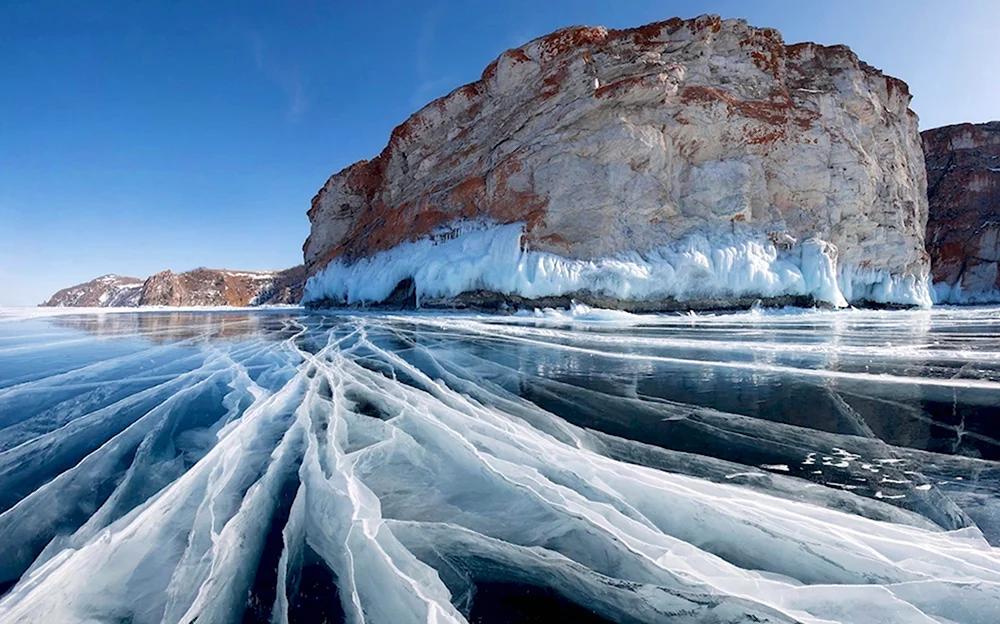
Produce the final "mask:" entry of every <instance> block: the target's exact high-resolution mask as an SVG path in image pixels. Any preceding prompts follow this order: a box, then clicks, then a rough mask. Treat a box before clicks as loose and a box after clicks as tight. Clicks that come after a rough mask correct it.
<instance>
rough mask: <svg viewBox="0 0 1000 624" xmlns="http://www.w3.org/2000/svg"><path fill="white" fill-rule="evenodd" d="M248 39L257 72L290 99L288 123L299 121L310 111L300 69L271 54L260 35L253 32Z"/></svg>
mask: <svg viewBox="0 0 1000 624" xmlns="http://www.w3.org/2000/svg"><path fill="white" fill-rule="evenodd" d="M248 37H249V41H250V48H251V50H252V52H253V59H254V64H255V65H256V67H257V70H258V71H260V72H261V73H262V74H263V75H264V76H266V77H267V78H268V79H269V80H270V81H271V82H273V83H274V84H275V85H276V86H277V87H278V88H279V89H281V91H282V92H283V93H284V94H285V96H286V98H287V99H288V105H287V106H286V109H285V118H286V119H287V120H288V121H298V120H299V119H300V118H301V117H302V116H303V115H304V114H305V113H306V111H307V110H308V109H309V98H308V96H307V93H306V87H305V81H304V80H303V77H302V74H301V72H300V71H299V68H298V67H297V66H294V65H290V64H287V63H285V62H283V61H281V60H280V59H279V58H277V57H276V56H275V55H274V54H273V53H271V51H270V50H269V48H268V46H267V44H266V42H265V41H264V38H263V37H262V36H261V35H260V33H258V32H256V31H252V30H251V31H249V32H248Z"/></svg>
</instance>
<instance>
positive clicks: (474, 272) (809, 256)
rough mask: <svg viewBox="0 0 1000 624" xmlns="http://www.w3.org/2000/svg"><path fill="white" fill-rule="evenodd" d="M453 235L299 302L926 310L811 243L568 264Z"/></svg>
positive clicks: (505, 232)
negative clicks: (764, 304)
mask: <svg viewBox="0 0 1000 624" xmlns="http://www.w3.org/2000/svg"><path fill="white" fill-rule="evenodd" d="M457 232H458V235H457V236H453V237H437V238H424V239H420V240H417V241H413V242H407V243H403V244H401V245H399V246H397V247H395V248H393V249H390V250H388V251H384V252H380V253H377V254H375V255H373V256H371V257H369V258H364V259H361V260H358V261H357V262H354V263H353V264H348V263H344V262H341V261H337V262H334V263H332V264H330V265H329V266H327V267H326V268H325V269H323V270H322V271H320V272H319V273H317V274H316V275H314V276H312V277H311V278H310V279H309V281H308V283H307V284H306V289H305V297H304V302H310V301H318V300H322V299H330V300H333V301H338V302H344V303H348V304H358V303H375V302H379V301H383V300H385V299H386V298H387V297H388V296H389V295H390V293H392V291H393V289H394V288H395V287H396V286H397V285H398V284H399V283H400V282H401V281H403V280H406V279H408V278H410V279H412V280H413V282H414V286H415V289H416V295H417V300H418V303H419V301H420V300H421V299H422V298H447V297H454V296H456V295H458V294H460V293H463V292H468V291H474V290H487V291H494V292H499V293H503V294H516V295H520V296H522V297H527V298H537V297H546V296H559V295H572V294H574V293H579V292H583V291H586V292H591V293H594V294H598V295H601V296H606V297H611V298H615V299H619V300H626V301H655V300H663V299H676V300H679V301H689V300H697V299H708V298H710V299H716V298H726V297H780V296H788V295H793V296H794V295H803V296H811V297H813V298H814V299H815V300H817V301H820V302H825V303H828V304H830V305H833V306H835V307H844V306H846V305H847V302H848V301H860V300H871V301H876V302H880V303H900V304H909V305H921V306H926V305H930V296H929V294H928V292H927V288H926V284H924V283H923V282H921V281H920V280H916V279H914V278H901V277H895V276H891V275H889V274H888V273H886V272H874V271H868V272H865V271H859V270H851V269H849V268H846V269H845V268H843V267H842V268H841V269H840V270H839V272H838V270H837V268H836V266H835V262H834V259H833V258H832V257H831V255H835V253H833V254H831V253H830V252H831V251H834V250H833V248H832V245H830V244H829V243H826V242H824V241H821V240H818V239H809V240H806V241H803V242H801V243H799V244H796V245H794V246H793V247H792V248H791V249H787V250H786V249H778V248H777V247H776V246H775V245H774V244H773V243H772V242H771V241H770V240H768V238H767V237H765V236H763V235H759V234H755V233H752V232H749V231H748V232H747V233H745V234H733V233H713V234H710V235H709V234H693V235H690V236H687V237H685V238H683V239H682V240H680V241H678V242H676V243H674V244H671V245H668V246H664V247H662V248H659V249H655V250H652V251H650V252H648V253H645V254H639V253H626V254H620V255H618V256H615V257H608V258H600V259H596V260H574V259H569V258H565V257H562V256H559V255H556V254H553V253H547V252H540V251H526V250H525V249H524V248H523V245H522V234H523V229H522V225H521V224H511V225H501V226H496V225H493V226H485V225H483V226H479V227H476V226H470V225H469V224H466V225H465V227H463V228H460V229H458V230H457ZM845 295H846V296H845Z"/></svg>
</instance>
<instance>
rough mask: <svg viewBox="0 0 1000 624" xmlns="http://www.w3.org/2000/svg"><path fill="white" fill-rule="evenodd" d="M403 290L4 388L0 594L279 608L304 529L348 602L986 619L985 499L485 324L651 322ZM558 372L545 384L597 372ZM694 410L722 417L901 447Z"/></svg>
mask: <svg viewBox="0 0 1000 624" xmlns="http://www.w3.org/2000/svg"><path fill="white" fill-rule="evenodd" d="M579 312H580V314H579V318H586V317H587V315H589V314H592V313H593V311H588V310H586V309H581V310H579ZM831 316H832V315H831ZM401 318H402V320H401V322H398V323H397V322H395V321H394V320H393V319H392V318H391V317H378V316H366V315H356V316H348V315H330V316H319V315H317V316H314V317H311V318H300V319H297V320H294V321H290V322H289V323H288V324H287V325H286V326H285V327H284V328H283V331H282V332H281V334H280V336H281V339H278V340H263V339H259V338H255V339H247V340H243V341H236V342H232V343H225V342H220V343H206V342H205V341H200V340H196V339H193V340H192V341H191V342H189V343H185V344H184V345H183V346H182V347H173V346H170V345H157V346H151V347H150V348H148V349H145V350H142V351H139V352H136V353H132V354H128V355H124V356H121V357H120V358H118V359H114V360H107V361H104V362H99V363H95V364H92V365H90V366H87V367H83V368H80V369H76V370H73V371H69V372H66V373H63V374H60V375H53V376H50V377H46V378H42V379H38V380H34V381H27V382H23V383H20V384H17V385H13V386H10V387H7V388H0V408H2V409H0V426H3V427H8V428H9V427H13V426H16V425H15V424H12V421H13V420H14V419H18V418H23V419H26V420H25V421H24V422H21V423H19V424H20V425H23V426H22V431H25V434H26V437H25V438H23V439H19V441H18V443H17V444H16V445H15V446H11V447H0V449H2V450H0V509H2V510H3V512H2V513H0V535H2V536H4V538H5V539H2V540H0V583H5V582H14V583H15V584H14V585H13V587H12V588H11V589H10V590H9V591H8V592H7V593H6V594H4V595H3V597H2V598H0V622H3V623H6V622H18V623H19V624H31V623H35V622H37V623H42V624H51V623H53V622H59V623H68V624H74V623H82V622H108V621H114V622H121V621H128V622H133V623H134V624H146V623H151V624H152V623H160V622H163V623H168V624H174V623H185V624H187V623H190V622H195V621H196V622H198V623H199V624H202V623H223V622H230V621H234V620H238V619H239V617H240V615H241V614H242V613H243V611H244V609H248V608H250V607H252V608H255V609H259V610H260V612H262V613H263V615H262V616H260V617H259V618H258V621H271V622H276V623H287V622H289V621H290V620H294V619H295V618H294V617H293V613H292V611H293V604H292V603H294V598H295V594H296V593H297V591H298V590H297V587H298V582H297V581H295V580H294V579H299V578H301V576H302V569H303V565H304V564H303V562H304V561H308V559H309V558H310V557H311V558H313V559H314V560H316V561H318V562H319V565H322V566H323V567H324V568H325V569H327V570H329V572H330V574H331V575H332V577H333V578H335V579H336V587H337V591H336V592H329V593H328V594H324V595H320V596H313V597H312V598H314V599H315V600H316V601H317V602H321V601H323V600H326V601H327V603H328V604H332V603H334V602H336V603H337V604H338V608H339V609H341V610H342V611H343V613H344V615H345V619H346V621H347V622H349V623H352V624H361V623H365V624H379V623H383V622H384V623H391V624H406V623H410V622H413V623H428V624H430V623H434V624H443V623H449V622H456V623H462V622H466V621H467V618H468V617H469V615H470V606H471V605H472V604H473V603H474V602H475V593H476V587H477V584H479V583H481V582H496V581H500V582H508V583H521V584H527V585H534V586H543V587H548V588H551V589H552V590H553V591H555V592H556V593H557V594H558V595H560V596H562V597H564V598H565V599H567V600H570V601H572V602H574V603H576V604H579V605H585V606H586V608H588V609H590V610H592V611H594V612H596V613H597V614H598V615H600V616H602V617H604V618H606V619H608V620H611V621H616V622H635V623H651V624H652V623H656V622H664V621H669V622H672V623H675V622H676V623H686V624H695V623H698V624H708V623H718V622H731V623H737V622H771V623H772V624H777V623H791V622H803V623H807V624H831V623H849V624H866V623H869V622H870V623H875V622H878V623H883V624H885V623H888V624H912V623H920V624H932V623H937V624H941V623H945V622H949V623H960V624H974V623H987V622H996V621H997V619H996V614H997V613H998V612H1000V553H998V550H997V549H995V548H993V547H991V546H990V545H989V544H988V543H987V541H986V540H985V539H984V537H983V535H982V534H981V533H980V532H979V530H978V529H976V528H975V527H974V526H965V527H964V528H955V527H953V530H943V529H942V528H941V527H940V526H936V525H935V524H934V522H932V521H930V520H929V519H928V518H926V517H923V516H921V515H918V514H917V513H915V512H913V511H910V510H907V509H903V508H899V507H895V506H893V505H890V504H887V503H886V502H884V501H878V500H872V499H866V498H862V497H860V496H857V495H855V494H852V493H850V492H840V491H836V490H833V489H830V488H824V487H819V486H816V485H815V484H812V483H809V482H806V481H804V480H802V479H798V478H793V477H790V476H787V475H784V474H767V473H763V472H761V471H758V470H756V469H754V468H753V467H751V466H740V465H736V464H732V463H730V462H727V461H723V460H718V459H715V458H712V457H708V456H693V455H690V454H688V453H681V452H677V451H671V450H668V449H663V448H658V447H652V446H649V445H645V444H642V443H639V442H634V441H631V440H627V439H624V438H618V437H615V436H611V435H608V434H602V433H598V432H596V431H594V430H591V429H585V428H581V427H578V426H575V425H573V424H570V423H569V422H567V421H566V420H564V419H562V418H560V417H558V416H556V415H555V414H554V413H552V412H551V411H547V410H546V409H544V408H543V407H541V406H540V405H538V404H536V403H535V402H532V401H530V400H528V399H527V398H525V397H524V396H522V394H520V392H521V391H522V389H523V388H524V387H527V386H528V385H531V384H534V385H535V386H536V387H537V388H538V389H539V391H541V390H544V385H542V384H546V383H553V384H554V383H556V382H555V381H553V380H549V381H546V380H543V379H539V378H537V377H531V376H530V375H529V374H527V373H525V372H524V371H525V370H527V371H530V370H531V369H532V366H530V365H524V364H521V363H519V362H524V360H519V359H518V358H513V359H512V360H511V365H510V367H508V365H505V364H502V363H499V362H495V361H491V360H486V359H484V357H483V352H484V351H489V350H490V349H483V348H480V347H483V346H485V345H486V344H493V343H485V342H481V340H484V339H488V340H490V341H495V340H498V339H506V340H507V342H506V343H504V346H505V349H501V350H502V351H512V350H516V349H523V348H524V345H526V344H528V343H538V344H542V343H543V341H545V340H548V341H550V342H548V343H547V344H548V347H549V348H547V349H542V350H540V352H538V353H536V355H538V356H540V357H546V356H548V357H551V359H552V361H553V362H554V363H558V362H561V363H563V364H564V365H565V364H566V363H567V362H571V361H572V359H573V357H572V356H573V355H574V353H576V352H579V351H582V350H583V349H584V345H589V347H587V348H588V349H589V356H590V357H621V358H622V359H621V365H620V366H618V367H616V370H620V371H625V370H626V367H627V365H628V362H629V361H630V360H628V359H625V356H629V357H635V356H636V354H635V353H634V350H635V348H637V347H636V346H635V345H628V346H627V348H625V349H622V350H620V351H618V352H615V351H602V348H601V343H600V342H599V341H596V340H592V337H591V336H589V333H590V332H579V333H577V334H572V335H571V336H570V335H567V334H568V333H562V334H556V333H555V330H553V329H552V328H551V327H550V326H549V325H546V324H544V323H542V325H543V326H542V327H535V326H534V323H535V320H536V319H534V318H533V317H527V316H525V317H512V318H510V319H508V320H506V321H504V322H503V323H488V322H484V321H482V320H477V319H476V318H475V317H471V316H470V317H464V318H460V319H455V318H444V317H440V316H434V315H424V316H422V315H410V316H407V317H401ZM748 318H749V317H748ZM748 318H743V319H741V323H740V324H746V323H744V322H743V321H747V320H748ZM781 318H782V317H776V319H775V322H774V323H769V325H774V324H780V323H781V322H782V321H781ZM596 320H597V321H598V322H600V321H601V320H602V319H601V318H597V319H596ZM626 320H627V319H626ZM684 321H685V319H684V318H682V317H665V318H664V319H663V322H676V323H682V322H684ZM699 322H700V321H699ZM706 322H707V323H709V324H711V323H713V322H714V321H711V320H706ZM787 322H788V323H790V324H792V323H794V322H795V319H794V318H793V317H789V318H788V319H787ZM300 323H302V324H300ZM309 323H312V325H309ZM910 325H911V323H906V322H903V323H900V326H901V327H909V326H910ZM417 328H423V330H424V331H423V332H419V331H417ZM437 328H440V329H441V330H442V331H436V329H437ZM463 336H464V337H465V338H466V339H469V340H471V342H470V345H474V348H468V349H463V348H461V347H460V346H457V345H456V341H457V340H459V339H460V338H461V337H463ZM570 337H572V338H573V340H575V341H576V342H577V344H573V345H565V344H562V343H563V342H565V341H566V339H567V338H570ZM594 338H600V336H596V337H594ZM605 338H608V337H607V336H605ZM664 339H665V340H671V339H673V338H672V336H671V335H670V333H667V334H666V335H665V336H664ZM637 340H645V339H644V338H637ZM604 346H605V348H606V347H608V345H604ZM730 346H731V345H730ZM748 346H753V345H752V343H751V344H749V345H748ZM570 347H572V349H571V348H570ZM174 349H176V352H175V351H174ZM172 353H173V358H171V357H168V356H170V355H171V354H172ZM955 356H956V357H959V356H961V357H968V358H970V361H972V360H974V358H977V357H978V356H977V355H976V354H965V355H963V354H961V353H959V354H955ZM924 357H927V356H926V354H924ZM501 361H503V360H501ZM138 364H141V365H142V366H141V367H140V366H138ZM541 364H544V362H539V365H541ZM642 365H643V366H646V365H648V362H644V363H643V364H642ZM519 366H524V370H522V369H520V368H518V367H519ZM758 368H759V366H758ZM566 387H567V386H566V385H563V386H554V387H553V394H554V395H558V396H562V397H566V398H568V399H569V400H580V399H582V398H584V397H583V395H580V394H577V395H573V394H570V393H567V392H566V391H565V388H566ZM622 401H628V402H629V404H630V405H632V406H633V407H632V411H633V412H634V413H636V414H639V413H642V411H643V410H645V411H647V412H649V413H651V414H653V415H654V417H653V418H652V419H651V420H652V422H654V423H659V422H661V421H666V420H668V419H672V420H675V419H677V418H687V417H688V416H689V415H690V414H691V413H692V409H693V408H692V406H690V405H671V404H670V403H669V402H666V401H648V400H644V399H643V398H641V397H640V395H638V394H633V395H632V396H629V397H616V396H613V395H603V396H602V410H603V411H604V412H606V413H608V414H611V415H613V414H618V413H624V412H623V411H622V410H621V409H619V408H620V407H621V405H622V403H621V402H622ZM608 406H611V407H608ZM28 407H30V408H32V409H33V410H35V411H29V410H27V409H26V408H28ZM39 410H41V411H39ZM702 412H704V413H701V414H700V416H699V417H700V418H706V419H709V420H708V421H706V424H707V425H708V426H710V427H711V428H713V429H715V430H718V431H722V430H725V429H726V428H727V427H729V428H731V429H729V431H731V432H732V433H733V434H734V436H733V437H734V438H735V437H741V438H747V437H750V435H751V434H752V435H756V436H760V439H764V437H767V436H770V438H771V439H773V440H774V441H775V442H776V443H778V444H780V445H782V446H786V447H788V446H798V445H799V444H800V443H801V440H802V439H808V440H810V441H815V440H822V444H824V445H825V446H826V447H829V448H832V447H836V448H838V449H841V452H840V454H839V456H842V457H851V458H856V457H861V456H862V452H863V451H864V449H862V448H860V445H869V446H871V447H873V448H874V447H877V448H878V451H879V452H883V451H885V450H887V449H886V448H885V446H886V445H884V444H881V443H880V441H877V440H871V439H864V438H859V437H857V436H849V435H838V434H831V433H826V432H822V431H816V430H805V429H800V428H796V427H792V426H791V425H787V424H783V423H772V422H767V421H759V420H758V419H752V418H749V417H741V416H739V415H736V414H726V413H721V412H716V413H713V414H709V413H707V412H706V411H704V410H703V411H702ZM681 414H683V415H681ZM57 416H61V417H63V419H69V422H63V421H62V420H59V419H58V418H56V417H57ZM733 427H743V428H742V429H736V428H733ZM748 427H755V428H756V429H748ZM27 429H30V430H31V435H28V434H27V431H26V430H27ZM5 431H6V430H5V429H0V441H5V440H6V439H7V435H8V434H7V433H6V432H5ZM883 456H884V455H883ZM947 459H948V458H945V457H943V456H938V460H940V461H945V460H947ZM887 461H888V460H887ZM892 461H896V462H898V461H902V460H900V459H893V460H892ZM954 461H964V462H978V463H977V464H976V465H977V466H984V467H985V466H987V465H988V464H989V462H985V461H982V460H972V459H971V458H954ZM887 470H888V469H887ZM741 475H743V476H741ZM746 475H749V476H746ZM730 477H733V478H732V479H730ZM741 478H743V479H752V481H751V482H749V483H742V482H740V481H739V480H740V479H741ZM934 493H935V492H934V491H933V490H931V491H929V492H924V491H921V492H920V494H919V495H920V496H930V495H932V494H934ZM927 500H928V501H930V503H932V504H933V507H934V509H935V510H936V511H941V510H942V509H944V508H945V507H946V505H945V503H946V502H947V501H946V499H943V498H928V499H927ZM262 577H267V578H270V579H271V580H270V583H271V585H270V587H271V588H272V590H273V591H271V592H270V593H262V592H256V591H255V590H254V588H255V587H256V583H257V581H259V580H260V579H261V578H262ZM248 596H249V597H250V598H252V599H250V600H248ZM265 596H266V598H265ZM264 600H266V601H265V602H261V601H264ZM248 603H249V605H250V607H248ZM258 615H259V613H258Z"/></svg>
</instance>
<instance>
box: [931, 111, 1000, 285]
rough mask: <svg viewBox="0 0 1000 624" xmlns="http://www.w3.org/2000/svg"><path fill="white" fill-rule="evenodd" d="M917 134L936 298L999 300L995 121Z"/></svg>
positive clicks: (999, 173)
mask: <svg viewBox="0 0 1000 624" xmlns="http://www.w3.org/2000/svg"><path fill="white" fill-rule="evenodd" d="M921 137H922V138H923V142H924V155H925V157H926V159H927V197H928V199H929V200H930V215H929V218H928V219H927V251H928V252H930V255H931V269H932V271H933V279H934V283H935V285H934V289H935V292H936V294H937V297H938V301H940V302H942V303H989V302H1000V121H992V122H989V123H984V124H969V123H964V124H957V125H954V126H945V127H943V128H935V129H933V130H926V131H924V132H922V133H921Z"/></svg>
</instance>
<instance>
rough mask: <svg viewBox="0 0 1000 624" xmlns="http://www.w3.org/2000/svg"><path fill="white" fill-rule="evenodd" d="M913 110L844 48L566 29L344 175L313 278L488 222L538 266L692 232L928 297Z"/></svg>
mask: <svg viewBox="0 0 1000 624" xmlns="http://www.w3.org/2000/svg"><path fill="white" fill-rule="evenodd" d="M909 101H910V94H909V92H908V89H907V86H906V84H904V83H903V82H902V81H900V80H897V79H895V78H892V77H889V76H886V75H884V74H883V73H882V72H880V71H879V70H877V69H875V68H873V67H871V66H869V65H866V64H865V63H863V62H862V61H860V60H859V59H858V58H857V56H855V54H854V53H853V52H851V50H849V49H848V48H846V47H844V46H832V47H826V46H821V45H817V44H813V43H800V44H794V45H786V44H785V43H784V41H783V40H782V38H781V35H780V34H779V33H778V32H777V31H775V30H772V29H768V28H754V27H752V26H749V25H747V24H746V23H745V22H744V21H741V20H721V19H720V18H718V17H714V16H702V17H699V18H696V19H692V20H686V21H685V20H681V19H672V20H668V21H665V22H660V23H654V24H649V25H647V26H643V27H640V28H634V29H629V30H609V29H605V28H600V27H596V28H594V27H572V28H566V29H563V30H560V31H557V32H555V33H553V34H551V35H548V36H546V37H542V38H539V39H536V40H534V41H531V42H529V43H527V44H525V45H523V46H521V47H519V48H516V49H513V50H508V51H507V52H505V53H504V54H503V55H501V56H500V58H498V59H497V60H496V61H494V62H493V63H492V64H490V65H489V66H488V67H487V68H486V70H485V71H484V72H483V75H482V78H481V79H480V80H479V81H477V82H474V83H472V84H469V85H466V86H464V87H461V88H459V89H456V90H455V91H453V92H452V93H450V94H449V95H447V96H445V97H443V98H440V99H438V100H435V101H434V102H431V103H430V104H428V105H427V106H425V107H424V108H423V109H421V110H420V111H418V112H417V113H415V114H414V115H413V116H412V117H410V118H409V119H408V120H407V121H406V122H405V123H403V124H402V125H400V126H398V127H397V128H396V129H395V130H394V131H393V132H392V135H391V137H390V139H389V144H388V145H387V146H386V148H385V149H384V150H383V151H382V153H381V154H379V155H378V156H377V157H376V158H374V159H373V160H370V161H361V162H358V163H355V164H354V165H351V166H350V167H348V168H347V169H345V170H343V171H341V172H339V173H337V174H335V175H334V176H332V177H331V178H330V179H329V180H328V181H327V183H326V184H325V185H324V186H323V188H322V189H321V190H320V191H319V193H318V194H317V195H316V196H315V198H314V199H313V202H312V208H311V209H310V210H309V213H308V214H309V219H310V221H311V225H312V230H311V234H310V236H309V238H308V240H307V241H306V243H305V245H304V247H303V251H304V256H305V263H306V267H307V270H308V272H309V274H310V275H313V274H316V273H318V272H320V271H321V270H322V269H323V267H324V266H326V265H328V264H329V263H331V262H332V261H337V262H340V263H345V264H351V263H355V262H357V261H358V260H359V259H363V258H369V257H372V256H373V255H376V254H378V253H379V252H383V251H385V250H388V249H391V248H393V247H396V246H397V245H399V244H401V243H403V242H405V241H414V240H418V239H421V238H424V237H435V236H438V237H439V236H442V235H444V236H447V230H449V229H455V228H456V224H461V223H463V222H468V221H476V220H478V221H484V222H490V223H497V224H509V223H518V222H520V223H523V224H524V228H525V233H524V237H523V239H522V244H523V245H524V247H525V248H526V249H532V250H538V251H543V252H551V253H554V254H558V255H559V256H562V257H565V258H570V259H593V258H600V257H613V256H615V255H616V254H622V253H627V252H638V253H640V254H645V253H648V252H650V251H651V250H655V249H657V248H659V247H660V246H662V245H664V244H669V243H671V242H672V241H677V240H678V239H681V238H683V237H684V236H686V235H688V234H691V233H692V232H706V231H723V232H729V233H732V232H736V233H747V235H754V236H760V237H762V239H765V240H766V239H770V240H771V241H773V242H778V244H779V245H782V246H794V245H796V244H797V243H798V242H801V241H803V240H805V239H810V238H816V239H821V240H822V241H826V242H828V243H831V244H832V245H830V246H827V247H825V248H824V249H827V250H828V251H829V255H830V257H831V259H832V260H833V261H835V263H836V266H837V268H838V269H839V270H840V274H839V276H840V280H841V282H842V283H841V287H842V289H844V294H845V295H847V298H848V299H854V300H858V299H865V298H867V297H869V296H870V295H871V293H872V292H873V291H872V289H871V288H868V287H869V286H871V284H872V283H873V282H876V281H879V280H882V281H884V282H885V283H886V289H883V291H882V292H883V294H885V293H886V292H889V291H891V290H892V289H891V288H889V287H888V285H889V282H890V281H892V280H897V281H898V280H904V279H906V280H909V282H908V283H910V284H911V286H912V285H913V284H917V285H918V287H919V284H920V283H922V282H923V281H924V280H925V278H926V276H927V274H928V267H929V263H928V257H927V254H926V252H925V251H924V225H925V222H926V219H927V200H926V195H925V190H926V175H925V170H924V166H923V156H922V152H921V145H920V137H919V135H918V132H917V117H916V115H914V113H913V112H912V111H911V110H910V109H909V108H908V104H909ZM852 281H853V282H855V284H854V285H855V288H854V289H852V288H851V286H852V284H851V282H852ZM852 290H853V294H852ZM925 292H926V291H925ZM892 297H893V295H891V293H890V294H889V295H888V296H887V299H889V300H891V299H892Z"/></svg>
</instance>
